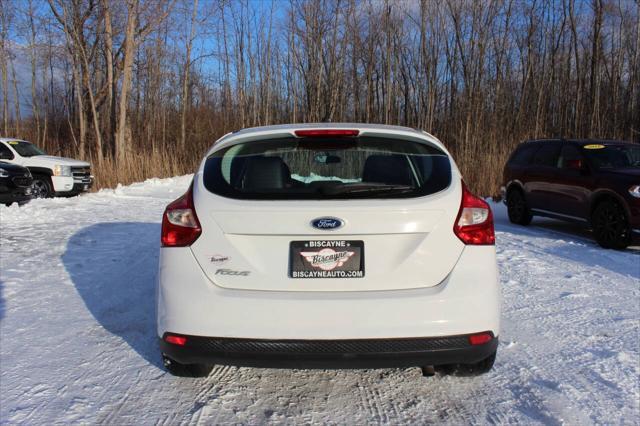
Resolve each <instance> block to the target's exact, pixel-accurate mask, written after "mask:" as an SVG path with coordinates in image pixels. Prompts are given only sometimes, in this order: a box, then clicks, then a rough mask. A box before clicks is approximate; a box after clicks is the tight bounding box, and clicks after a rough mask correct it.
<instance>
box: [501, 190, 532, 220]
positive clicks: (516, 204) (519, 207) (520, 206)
mask: <svg viewBox="0 0 640 426" xmlns="http://www.w3.org/2000/svg"><path fill="white" fill-rule="evenodd" d="M507 213H508V214H509V221H510V222H511V223H515V224H517V225H523V226H526V225H528V224H530V223H531V220H532V219H533V215H532V214H531V210H530V209H529V206H528V205H527V200H526V199H525V198H524V194H523V193H522V191H520V190H519V189H512V190H510V191H509V193H508V194H507Z"/></svg>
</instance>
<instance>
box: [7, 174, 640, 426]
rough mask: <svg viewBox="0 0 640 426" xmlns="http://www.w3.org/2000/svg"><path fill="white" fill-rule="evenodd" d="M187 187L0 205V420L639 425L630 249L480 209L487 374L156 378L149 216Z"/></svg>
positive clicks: (634, 261)
mask: <svg viewBox="0 0 640 426" xmlns="http://www.w3.org/2000/svg"><path fill="white" fill-rule="evenodd" d="M189 180H190V177H188V176H187V177H180V178H174V179H162V180H158V179H156V180H150V181H147V182H145V183H142V184H135V185H131V186H128V187H119V188H117V189H116V190H109V191H101V192H98V193H95V194H89V195H85V196H82V197H78V198H73V199H52V200H36V201H33V202H32V203H30V204H28V205H26V206H24V207H21V208H19V207H17V206H12V207H9V208H7V207H4V206H1V207H0V374H1V375H0V423H9V424H13V423H28V424H43V423H47V424H49V423H71V422H83V423H108V424H174V423H199V424H209V423H262V422H273V423H281V422H287V423H355V424H362V423H394V424H395V423H424V422H446V423H452V424H461V423H514V422H526V423H551V424H555V423H569V424H588V423H608V424H609V423H611V424H620V423H629V424H637V423H638V422H639V421H640V356H639V353H640V348H639V345H640V335H639V329H640V288H639V287H640V251H639V250H636V249H630V250H627V251H625V252H615V251H608V250H602V249H600V248H599V247H597V246H596V245H595V244H594V243H593V242H592V241H591V240H590V239H589V238H588V235H586V234H585V233H584V231H581V230H579V229H577V228H574V227H572V226H570V225H567V224H563V223H559V222H554V221H547V220H539V219H536V220H535V221H534V224H535V226H531V227H529V228H522V227H515V226H512V225H510V224H509V223H508V222H507V220H506V219H505V213H504V208H503V207H502V206H501V205H498V204H495V205H494V209H495V213H496V217H497V231H498V235H497V239H498V242H497V249H498V254H499V263H500V271H501V276H502V285H503V289H504V307H503V331H502V334H501V336H500V337H501V344H500V349H499V352H498V360H497V362H496V366H495V369H494V370H493V371H492V372H491V373H490V374H488V375H485V376H481V377H476V378H469V377H453V376H436V377H432V378H423V377H422V376H421V374H420V371H419V370H418V369H417V368H413V369H404V370H355V371H317V370H313V371H301V370H275V369H251V368H235V367H216V368H215V369H214V371H213V372H212V374H211V375H210V377H208V378H206V379H188V378H175V377H172V376H170V375H168V374H167V373H165V371H164V370H163V368H162V366H161V360H160V357H159V356H158V352H157V349H156V340H155V338H156V337H155V328H154V323H155V318H154V280H155V274H156V268H157V258H158V243H159V233H160V224H159V222H160V217H161V214H162V210H163V208H164V206H165V205H166V204H167V203H168V201H169V200H171V199H173V198H176V197H177V196H178V195H179V194H181V193H182V192H183V191H184V190H185V188H186V186H187V185H188V182H189Z"/></svg>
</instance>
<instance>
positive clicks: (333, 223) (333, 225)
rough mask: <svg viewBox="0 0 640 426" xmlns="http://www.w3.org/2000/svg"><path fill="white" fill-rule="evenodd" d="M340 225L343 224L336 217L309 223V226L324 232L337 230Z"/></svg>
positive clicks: (320, 218)
mask: <svg viewBox="0 0 640 426" xmlns="http://www.w3.org/2000/svg"><path fill="white" fill-rule="evenodd" d="M342 225H344V222H343V221H342V220H340V219H338V218H337V217H319V218H317V219H314V220H312V221H311V226H313V227H314V228H316V229H322V230H324V231H331V230H333V229H338V228H340V227H341V226H342Z"/></svg>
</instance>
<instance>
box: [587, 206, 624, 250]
mask: <svg viewBox="0 0 640 426" xmlns="http://www.w3.org/2000/svg"><path fill="white" fill-rule="evenodd" d="M591 226H592V227H593V234H594V236H595V238H596V241H597V242H598V244H600V246H602V247H604V248H610V249H616V250H623V249H625V248H627V247H628V246H629V243H630V241H631V229H630V227H629V222H628V221H627V215H626V214H625V212H624V208H623V207H622V206H621V205H620V203H618V202H616V201H614V200H605V201H602V202H600V203H599V204H598V205H597V206H596V208H595V210H594V211H593V214H592V215H591Z"/></svg>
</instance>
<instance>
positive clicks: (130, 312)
mask: <svg viewBox="0 0 640 426" xmlns="http://www.w3.org/2000/svg"><path fill="white" fill-rule="evenodd" d="M159 236H160V224H158V223H133V222H124V223H122V222H109V223H97V224H95V225H91V226H88V227H86V228H83V229H81V230H80V231H78V232H77V233H76V234H74V235H73V236H72V237H71V238H70V239H69V242H68V243H67V249H66V251H65V253H64V254H63V255H62V262H63V263H64V266H65V269H66V270H67V272H68V273H69V276H70V277H71V280H72V281H73V284H74V285H75V287H76V290H77V291H78V294H79V295H80V296H81V297H82V300H83V301H84V303H85V305H86V306H87V309H88V310H89V312H91V314H92V315H93V316H94V317H95V319H96V320H97V322H98V323H99V324H100V325H101V326H102V327H104V328H105V329H106V330H107V331H109V332H110V333H112V334H114V335H115V336H118V337H120V338H122V339H123V340H124V341H125V342H126V343H127V344H128V345H129V346H130V347H131V348H132V349H133V350H134V351H136V352H137V353H138V354H139V355H140V356H141V357H143V358H144V359H145V360H146V361H148V362H149V363H150V364H153V365H155V366H157V367H161V365H162V362H161V361H162V360H161V358H160V356H159V355H158V354H159V352H158V348H157V342H156V305H155V303H156V302H155V300H156V299H155V283H156V274H157V270H158V255H159V245H160V244H159Z"/></svg>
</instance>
